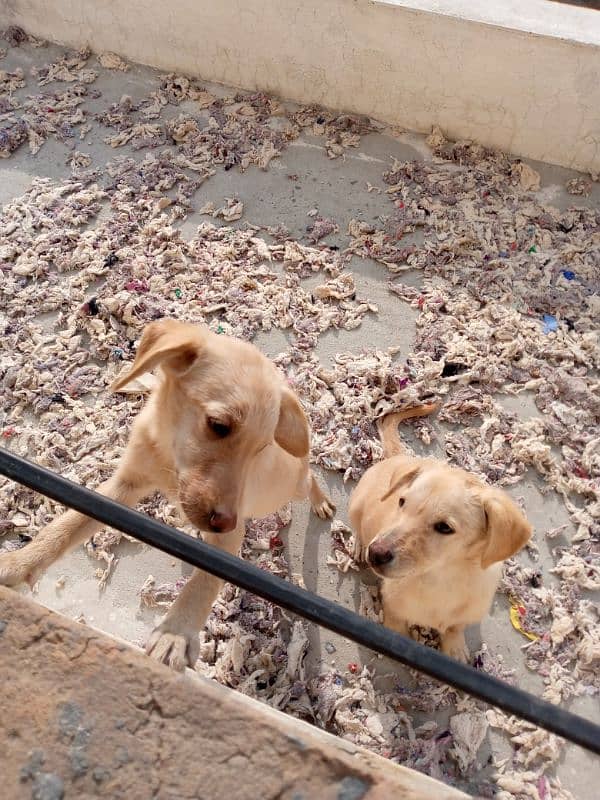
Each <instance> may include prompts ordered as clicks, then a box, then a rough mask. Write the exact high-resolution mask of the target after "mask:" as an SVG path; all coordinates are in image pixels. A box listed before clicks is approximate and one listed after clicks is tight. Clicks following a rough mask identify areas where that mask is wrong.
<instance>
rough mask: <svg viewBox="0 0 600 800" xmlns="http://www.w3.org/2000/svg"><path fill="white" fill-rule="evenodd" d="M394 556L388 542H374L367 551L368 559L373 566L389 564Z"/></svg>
mask: <svg viewBox="0 0 600 800" xmlns="http://www.w3.org/2000/svg"><path fill="white" fill-rule="evenodd" d="M393 558H394V553H393V552H392V549H391V547H390V546H389V544H387V543H386V542H372V543H371V545H370V547H369V552H368V553H367V559H368V561H369V564H370V565H371V566H372V567H382V566H384V565H385V564H389V563H390V561H392V560H393Z"/></svg>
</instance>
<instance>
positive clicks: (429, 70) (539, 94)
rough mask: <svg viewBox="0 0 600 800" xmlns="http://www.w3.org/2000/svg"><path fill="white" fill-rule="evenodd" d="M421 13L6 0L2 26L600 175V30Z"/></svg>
mask: <svg viewBox="0 0 600 800" xmlns="http://www.w3.org/2000/svg"><path fill="white" fill-rule="evenodd" d="M537 1H538V2H539V0H537ZM419 2H420V5H421V6H423V5H424V3H423V0H419ZM435 5H436V4H435V3H434V4H432V7H435ZM408 6H409V3H408V2H406V0H405V1H402V0H385V1H383V0H377V2H368V0H302V2H300V0H219V2H214V0H169V2H162V1H159V0H127V2H123V0H3V2H2V3H1V4H0V25H6V24H17V25H21V26H22V27H24V28H25V29H26V30H28V31H30V32H32V33H34V34H37V35H39V36H43V37H46V38H49V39H51V40H53V41H56V42H62V43H65V44H69V45H73V46H81V45H84V44H89V45H90V46H91V47H92V48H93V49H94V50H96V51H102V50H113V51H116V52H118V53H119V54H121V55H123V56H126V57H127V58H130V59H132V60H134V61H138V62H141V63H144V64H150V65H153V66H156V67H160V68H163V69H168V70H177V71H180V72H185V73H188V74H193V75H198V76H200V77H202V78H204V79H206V80H215V81H219V82H223V83H228V84H233V85H235V86H239V87H245V88H253V89H254V88H257V89H262V90H265V91H270V92H274V93H276V94H278V95H281V96H282V97H284V98H287V99H292V100H297V101H300V102H306V103H320V104H324V105H327V106H329V107H331V108H339V109H344V110H347V111H354V112H359V113H364V114H369V115H371V116H373V117H375V118H377V119H380V120H382V121H385V122H388V123H392V124H397V125H401V126H405V127H407V128H409V129H412V130H416V131H429V130H430V129H431V126H432V125H434V124H439V125H440V126H441V127H442V129H443V130H444V131H446V132H447V133H448V134H449V135H450V136H451V137H453V138H474V139H477V140H479V141H480V142H482V143H484V144H487V145H491V146H495V147H499V148H502V149H505V150H509V151H511V152H513V153H515V154H517V155H521V156H526V157H530V158H534V159H540V160H544V161H547V162H550V163H554V164H560V165H562V166H567V167H573V168H576V169H581V170H594V171H599V170H600V45H599V43H598V41H596V39H598V38H600V31H599V32H598V33H599V36H598V37H596V36H595V35H590V36H589V37H587V39H588V40H587V43H586V42H584V41H576V40H574V39H570V40H567V39H561V38H558V37H557V36H555V35H554V36H552V35H548V34H541V33H530V32H528V31H527V30H516V29H509V28H503V27H498V26H496V25H493V24H486V23H485V22H482V21H480V20H479V21H477V20H470V19H461V18H458V17H456V16H450V15H448V14H445V13H430V12H429V11H426V10H423V8H420V9H414V8H410V7H408ZM549 8H552V9H554V8H555V7H554V6H550V4H549ZM565 13H567V12H565ZM568 13H579V14H582V15H590V16H589V18H588V17H583V18H582V20H583V21H582V22H581V25H580V28H582V29H583V28H585V26H586V24H587V20H588V19H589V25H588V29H589V30H590V31H591V33H592V34H593V31H594V25H600V14H597V13H596V12H594V11H590V10H586V9H570V10H569V12H568ZM583 38H586V37H583ZM594 42H595V43H594Z"/></svg>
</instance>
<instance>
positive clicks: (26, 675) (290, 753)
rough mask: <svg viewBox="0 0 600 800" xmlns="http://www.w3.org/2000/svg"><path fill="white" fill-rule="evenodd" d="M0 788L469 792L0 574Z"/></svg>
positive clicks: (41, 794) (50, 798) (290, 796)
mask: <svg viewBox="0 0 600 800" xmlns="http://www.w3.org/2000/svg"><path fill="white" fill-rule="evenodd" d="M0 669H1V672H2V676H3V682H2V714H1V715H0V753H1V754H2V756H1V758H0V761H1V764H2V790H1V795H2V798H3V800H17V799H18V800H21V799H22V798H24V797H33V798H37V800H61V798H62V797H65V798H89V797H100V796H102V797H110V798H112V799H113V800H118V798H127V800H138V798H139V800H147V798H155V799H156V800H183V798H198V800H223V798H227V799H228V800H257V798H261V800H309V798H319V800H392V798H401V799H403V800H434V798H435V800H460V798H463V800H464V798H466V795H464V794H462V793H461V792H458V791H456V790H454V789H451V788H449V787H447V786H445V785H443V784H441V783H438V782H437V781H434V780H432V779H431V778H428V777H426V776H424V775H421V774H420V773H418V772H415V771H413V770H409V769H405V768H404V767H398V766H395V765H394V764H391V763H390V762H388V761H385V760H384V759H382V758H380V757H379V756H376V755H373V754H371V753H368V752H367V751H363V750H361V749H359V748H356V747H354V746H353V745H350V744H349V743H347V742H344V741H342V740H339V739H337V738H336V737H334V736H331V735H329V734H326V733H323V732H321V731H319V730H317V729H316V728H313V727H312V726H310V725H307V724H306V723H303V722H300V721H298V720H295V719H293V718H291V717H287V716H285V715H284V714H280V713H279V712H277V711H274V710H273V709H270V708H267V707H265V706H263V705H262V704H261V703H258V702H256V701H253V700H250V699H249V698H246V697H244V696H243V695H240V694H238V693H237V692H234V691H232V690H229V689H226V688H224V687H222V686H219V685H218V684H215V683H213V682H210V681H207V680H204V679H201V678H200V677H198V676H196V675H195V674H187V675H177V674H175V673H173V672H171V671H170V670H169V669H167V668H166V667H163V666H161V665H159V664H156V663H155V662H153V661H151V660H150V659H148V658H146V657H145V656H144V655H142V654H141V653H139V652H138V651H136V650H134V649H133V648H131V647H129V646H127V645H125V644H122V643H120V642H117V641H115V640H113V639H110V638H108V637H106V636H104V635H103V634H101V633H99V632H97V631H95V630H93V629H91V628H89V627H87V626H85V625H79V624H77V623H75V622H71V621H70V620H67V619H65V618H63V617H61V616H59V615H57V614H55V613H53V612H51V611H48V610H46V609H44V608H42V607H41V606H38V605H37V604H36V603H34V602H32V601H31V600H28V599H26V598H23V597H22V596H20V595H18V594H16V593H14V592H11V591H9V590H7V589H4V588H2V587H0Z"/></svg>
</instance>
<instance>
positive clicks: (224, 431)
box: [208, 417, 231, 439]
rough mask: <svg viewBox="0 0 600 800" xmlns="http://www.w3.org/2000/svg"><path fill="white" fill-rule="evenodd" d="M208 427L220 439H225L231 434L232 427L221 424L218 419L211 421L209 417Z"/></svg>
mask: <svg viewBox="0 0 600 800" xmlns="http://www.w3.org/2000/svg"><path fill="white" fill-rule="evenodd" d="M208 427H209V428H210V429H211V431H212V432H213V433H214V434H216V435H217V436H218V437H219V439H224V438H225V437H226V436H229V434H230V433H231V425H227V424H226V423H225V422H219V420H218V419H211V418H210V417H209V418H208Z"/></svg>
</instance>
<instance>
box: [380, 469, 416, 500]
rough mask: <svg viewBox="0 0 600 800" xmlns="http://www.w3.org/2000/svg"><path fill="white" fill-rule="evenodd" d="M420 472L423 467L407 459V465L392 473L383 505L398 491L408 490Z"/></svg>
mask: <svg viewBox="0 0 600 800" xmlns="http://www.w3.org/2000/svg"><path fill="white" fill-rule="evenodd" d="M420 472H421V467H420V466H419V465H418V464H417V465H416V466H415V463H414V461H413V460H412V459H407V461H406V463H403V464H401V465H400V466H399V467H397V468H396V469H395V470H394V472H393V473H392V477H391V478H390V485H389V488H388V490H387V492H386V493H385V494H384V495H383V497H382V498H381V502H382V503H383V501H384V500H387V499H388V497H389V496H390V495H392V494H394V492H395V491H396V489H402V488H404V487H406V488H408V487H409V486H410V485H411V483H412V482H413V481H414V480H415V478H416V477H417V475H418V474H419V473H420Z"/></svg>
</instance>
